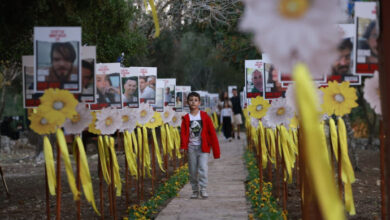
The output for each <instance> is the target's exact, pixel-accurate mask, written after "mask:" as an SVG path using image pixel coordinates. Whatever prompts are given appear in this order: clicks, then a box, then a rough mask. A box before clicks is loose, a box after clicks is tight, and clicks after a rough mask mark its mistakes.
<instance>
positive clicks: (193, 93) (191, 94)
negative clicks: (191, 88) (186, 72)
mask: <svg viewBox="0 0 390 220" xmlns="http://www.w3.org/2000/svg"><path fill="white" fill-rule="evenodd" d="M192 96H195V97H198V99H199V101H200V95H199V93H197V92H190V94H188V96H187V101H189V100H190V97H192Z"/></svg>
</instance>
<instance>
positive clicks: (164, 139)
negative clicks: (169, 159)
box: [160, 125, 167, 156]
mask: <svg viewBox="0 0 390 220" xmlns="http://www.w3.org/2000/svg"><path fill="white" fill-rule="evenodd" d="M160 133H161V144H162V147H163V153H164V156H165V154H167V133H166V130H165V126H164V125H163V126H161V127H160Z"/></svg>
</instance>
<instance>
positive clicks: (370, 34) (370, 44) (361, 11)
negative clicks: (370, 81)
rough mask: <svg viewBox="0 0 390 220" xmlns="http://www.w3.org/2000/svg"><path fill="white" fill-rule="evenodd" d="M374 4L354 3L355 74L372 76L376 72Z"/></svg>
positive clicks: (376, 52)
mask: <svg viewBox="0 0 390 220" xmlns="http://www.w3.org/2000/svg"><path fill="white" fill-rule="evenodd" d="M376 17H377V16H376V3H375V2H355V24H356V33H357V37H356V45H357V50H356V71H355V72H356V74H361V75H372V74H373V73H374V71H375V70H378V45H377V38H378V30H377V18H376Z"/></svg>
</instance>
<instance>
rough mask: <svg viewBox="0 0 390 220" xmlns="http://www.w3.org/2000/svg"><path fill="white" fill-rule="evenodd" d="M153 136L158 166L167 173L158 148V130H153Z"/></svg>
mask: <svg viewBox="0 0 390 220" xmlns="http://www.w3.org/2000/svg"><path fill="white" fill-rule="evenodd" d="M152 135H153V142H154V149H155V152H156V157H157V163H158V166H159V167H160V170H161V171H163V172H165V170H164V168H163V162H162V159H161V153H160V147H159V146H158V142H157V137H156V129H155V128H152Z"/></svg>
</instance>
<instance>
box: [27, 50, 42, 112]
mask: <svg viewBox="0 0 390 220" xmlns="http://www.w3.org/2000/svg"><path fill="white" fill-rule="evenodd" d="M22 71H23V107H24V108H33V107H38V106H39V104H40V100H39V97H41V96H42V95H43V93H36V92H34V85H35V84H34V56H22Z"/></svg>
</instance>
